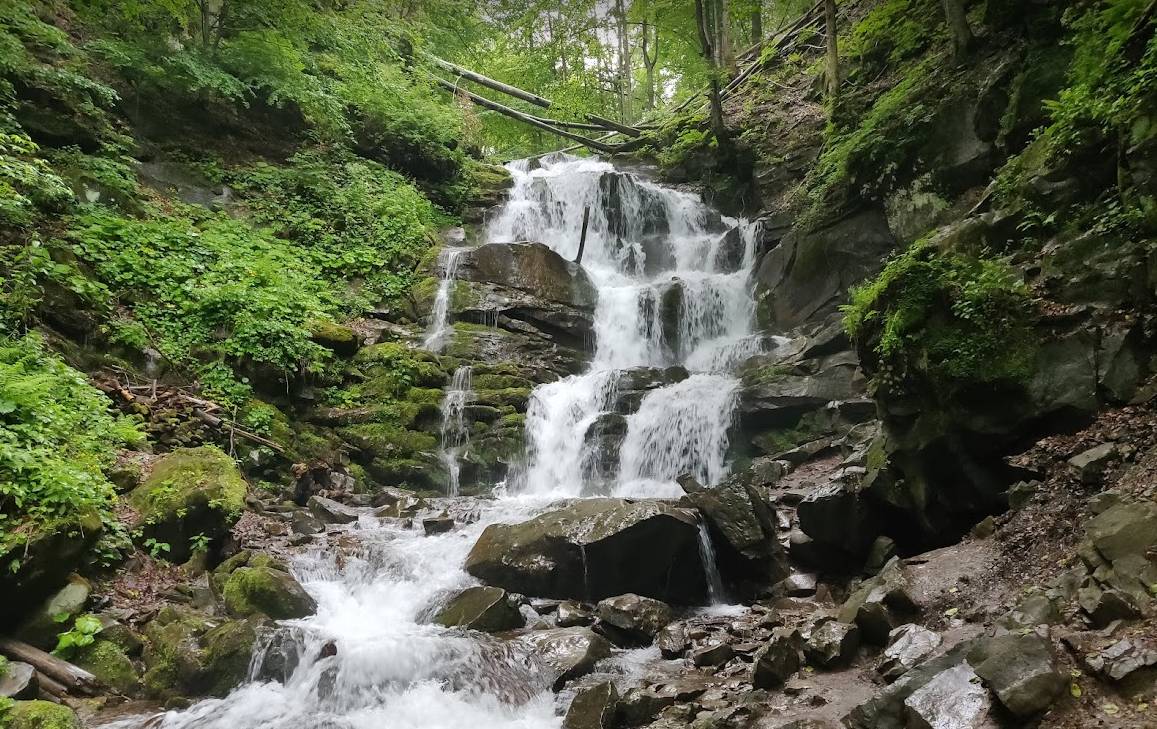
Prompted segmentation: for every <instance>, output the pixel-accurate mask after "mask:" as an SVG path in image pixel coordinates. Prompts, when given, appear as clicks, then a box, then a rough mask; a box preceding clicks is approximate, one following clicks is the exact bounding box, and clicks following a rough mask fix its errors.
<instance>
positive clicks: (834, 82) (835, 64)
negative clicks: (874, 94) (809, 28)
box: [824, 0, 840, 99]
mask: <svg viewBox="0 0 1157 729" xmlns="http://www.w3.org/2000/svg"><path fill="white" fill-rule="evenodd" d="M824 32H825V33H826V34H827V48H828V70H827V76H828V96H830V97H832V98H833V99H835V98H837V97H838V96H839V95H840V49H839V45H838V42H839V41H838V40H837V39H836V0H824Z"/></svg>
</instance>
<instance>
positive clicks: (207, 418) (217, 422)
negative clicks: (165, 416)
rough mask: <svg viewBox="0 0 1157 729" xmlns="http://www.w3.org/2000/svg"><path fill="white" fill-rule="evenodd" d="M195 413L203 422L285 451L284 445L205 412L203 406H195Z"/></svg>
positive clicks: (278, 450)
mask: <svg viewBox="0 0 1157 729" xmlns="http://www.w3.org/2000/svg"><path fill="white" fill-rule="evenodd" d="M193 415H195V416H197V419H198V420H200V421H201V422H202V423H205V424H206V425H209V426H212V427H214V428H218V429H220V430H223V431H225V432H227V433H229V434H230V435H236V436H238V437H239V438H244V439H245V440H248V441H252V442H254V443H258V444H260V445H263V446H265V447H267V448H271V449H273V450H275V451H277V452H278V453H285V448H284V447H282V446H281V445H279V444H277V443H275V442H273V441H271V440H269V439H268V438H262V437H261V436H260V435H257V434H256V433H250V432H249V431H247V430H242V429H241V428H238V427H237V426H236V425H234V424H232V423H230V422H228V421H226V420H223V419H221V418H218V417H217V416H216V415H210V414H209V413H207V412H205V411H204V410H202V409H201V408H194V409H193Z"/></svg>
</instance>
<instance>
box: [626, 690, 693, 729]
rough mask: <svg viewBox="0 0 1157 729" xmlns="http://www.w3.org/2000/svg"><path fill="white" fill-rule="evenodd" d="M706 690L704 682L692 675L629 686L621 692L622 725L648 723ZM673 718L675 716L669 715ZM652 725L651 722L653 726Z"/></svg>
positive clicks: (682, 725)
mask: <svg viewBox="0 0 1157 729" xmlns="http://www.w3.org/2000/svg"><path fill="white" fill-rule="evenodd" d="M705 691H706V685H705V684H704V683H702V682H701V681H699V680H695V679H694V678H683V679H679V680H674V681H666V682H663V683H657V684H651V685H645V686H641V687H636V688H631V689H629V690H628V691H627V692H626V694H624V695H623V697H622V700H621V701H620V702H619V719H620V722H621V723H622V725H623V726H629V727H630V726H640V725H642V724H650V723H651V722H653V721H654V720H655V718H656V717H658V716H659V715H660V714H664V713H665V712H667V710H668V709H670V708H671V707H674V706H675V704H676V703H677V702H678V703H686V702H690V701H694V700H696V699H698V698H699V697H700V696H702V695H703V693H704V692H705ZM670 718H672V719H673V718H674V717H670ZM654 726H655V725H652V727H654ZM677 726H678V727H684V726H686V722H683V723H678V724H677Z"/></svg>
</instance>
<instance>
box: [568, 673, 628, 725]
mask: <svg viewBox="0 0 1157 729" xmlns="http://www.w3.org/2000/svg"><path fill="white" fill-rule="evenodd" d="M618 703H619V691H618V689H616V688H615V685H614V684H613V683H611V682H610V681H602V682H601V683H598V684H595V685H594V686H587V687H585V688H582V689H579V692H578V693H577V694H575V697H574V700H572V701H571V703H570V708H569V709H567V712H566V717H565V718H564V719H563V721H562V726H563V729H613V727H614V726H615V718H616V712H617V709H618Z"/></svg>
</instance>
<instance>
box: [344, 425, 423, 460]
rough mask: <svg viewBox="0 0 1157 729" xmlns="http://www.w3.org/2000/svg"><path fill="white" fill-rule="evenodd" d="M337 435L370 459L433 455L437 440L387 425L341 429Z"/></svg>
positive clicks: (356, 426)
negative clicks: (419, 454) (422, 454)
mask: <svg viewBox="0 0 1157 729" xmlns="http://www.w3.org/2000/svg"><path fill="white" fill-rule="evenodd" d="M338 433H339V434H340V435H341V436H342V437H344V438H346V439H347V440H348V441H349V442H351V443H353V444H354V445H356V446H357V447H358V448H359V449H361V450H362V451H363V452H365V453H367V454H369V455H370V456H371V457H379V456H384V457H387V458H410V457H413V456H414V455H415V454H418V453H433V452H435V451H436V450H437V449H438V439H437V438H435V437H434V436H433V435H431V434H429V433H419V432H416V431H412V430H405V429H403V428H399V427H397V426H394V425H391V424H388V423H367V424H365V425H355V426H352V427H349V428H342V429H341V430H339V431H338Z"/></svg>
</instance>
